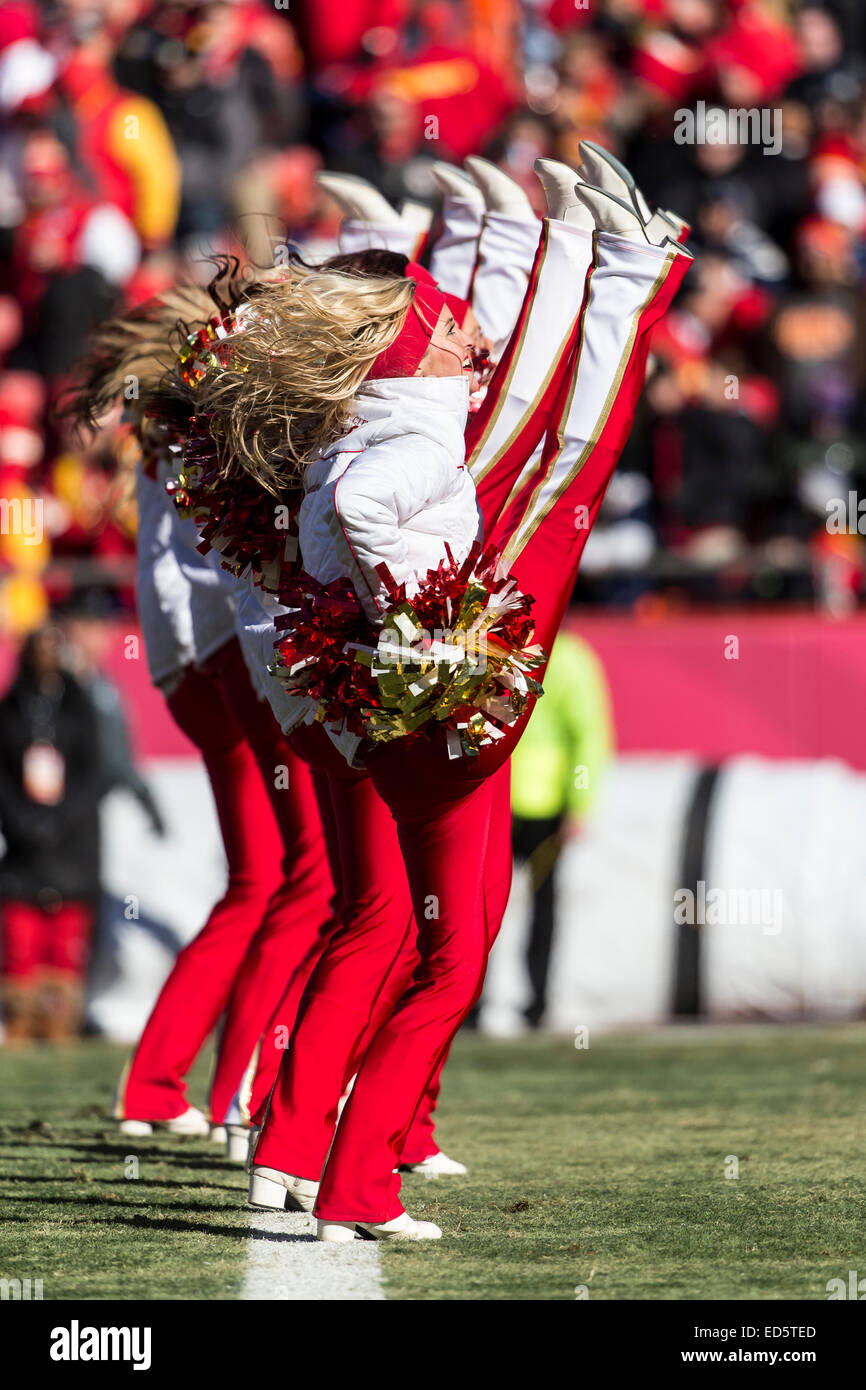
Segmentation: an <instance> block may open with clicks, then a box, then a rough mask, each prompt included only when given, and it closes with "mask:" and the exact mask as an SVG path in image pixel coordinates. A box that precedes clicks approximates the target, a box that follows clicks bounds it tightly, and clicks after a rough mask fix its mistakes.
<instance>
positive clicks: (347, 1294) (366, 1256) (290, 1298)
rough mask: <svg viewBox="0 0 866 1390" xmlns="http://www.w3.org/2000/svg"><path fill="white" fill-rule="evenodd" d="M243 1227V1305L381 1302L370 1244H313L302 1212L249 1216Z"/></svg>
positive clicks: (309, 1220)
mask: <svg viewBox="0 0 866 1390" xmlns="http://www.w3.org/2000/svg"><path fill="white" fill-rule="evenodd" d="M249 1221H250V1239H249V1242H248V1247H247V1251H248V1253H247V1273H246V1278H245V1279H244V1286H243V1289H242V1291H241V1299H243V1300H244V1301H250V1300H263V1301H264V1300H267V1301H269V1302H273V1301H274V1300H276V1301H286V1302H289V1303H294V1302H300V1301H303V1300H306V1301H309V1300H311V1299H312V1300H318V1301H320V1302H337V1301H355V1302H358V1301H369V1300H371V1299H374V1300H379V1301H384V1298H385V1295H384V1293H383V1292H382V1269H381V1264H380V1260H379V1247H378V1245H377V1244H376V1242H375V1241H372V1240H354V1241H352V1242H351V1243H350V1242H348V1241H347V1242H346V1243H345V1244H340V1243H336V1242H335V1243H333V1244H330V1243H328V1242H326V1241H318V1240H316V1221H315V1217H312V1216H307V1215H306V1214H305V1213H304V1212H288V1211H287V1212H282V1211H274V1212H270V1211H251V1212H250V1213H249Z"/></svg>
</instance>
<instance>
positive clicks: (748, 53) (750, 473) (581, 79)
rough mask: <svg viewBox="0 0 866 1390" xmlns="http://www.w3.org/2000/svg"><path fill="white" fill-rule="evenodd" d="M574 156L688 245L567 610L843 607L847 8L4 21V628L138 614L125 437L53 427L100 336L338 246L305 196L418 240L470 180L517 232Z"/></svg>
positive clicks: (146, 8)
mask: <svg viewBox="0 0 866 1390" xmlns="http://www.w3.org/2000/svg"><path fill="white" fill-rule="evenodd" d="M720 111H721V112H723V113H724V119H720V118H719V112H720ZM750 111H751V112H753V113H754V118H750V119H748V120H747V119H745V113H747V112H750ZM684 112H687V113H690V119H688V120H685V119H684V116H683V113H684ZM737 112H740V113H743V115H744V118H743V119H741V120H738V119H737V118H736V115H735V113H737ZM729 113H734V119H731V118H730V115H729ZM586 137H589V138H592V139H595V140H597V141H599V142H601V143H602V144H604V145H605V146H606V147H607V148H608V149H610V150H612V151H613V152H614V153H615V154H617V155H618V156H619V157H620V158H621V159H622V160H623V161H624V162H625V163H626V164H627V165H628V166H629V167H630V168H631V169H632V170H633V172H634V173H635V175H636V177H637V179H638V182H639V184H640V185H641V186H642V188H643V190H644V192H645V194H646V195H647V197H648V198H649V199H650V200H651V201H657V202H658V203H659V204H660V205H661V206H663V207H666V208H672V209H674V210H675V211H676V212H678V213H679V214H681V215H682V216H683V217H685V218H686V219H687V220H688V221H689V222H690V223H691V225H692V228H693V232H692V236H691V239H690V241H689V245H690V247H691V249H693V251H694V252H695V255H696V261H697V263H696V266H695V268H694V270H693V271H692V273H691V275H690V276H689V278H688V279H687V281H686V284H685V286H684V289H683V291H682V293H681V295H680V298H679V299H678V301H677V303H676V305H675V307H674V310H673V311H672V313H671V314H669V316H668V317H667V319H666V320H665V321H664V323H662V324H661V325H660V326H659V328H658V330H657V332H656V336H655V339H654V342H653V353H652V359H651V377H650V379H649V382H648V386H647V390H646V392H645V395H644V399H643V401H642V404H641V407H640V415H639V418H638V421H637V423H636V427H635V429H634V432H633V435H632V438H631V441H630V443H629V446H628V449H627V451H626V456H625V458H624V461H623V465H622V467H621V469H620V470H619V472H618V474H617V476H616V478H615V479H614V483H613V485H612V487H611V489H610V491H609V494H608V497H607V500H606V503H605V509H604V512H603V513H602V517H601V519H600V522H599V524H598V527H597V529H596V531H595V533H594V534H593V536H592V537H591V539H590V543H589V545H588V546H587V550H586V554H585V561H584V568H583V575H582V578H581V580H580V582H579V592H580V596H581V597H582V599H583V600H584V601H587V602H594V603H604V604H609V605H620V606H634V605H643V606H650V607H672V606H677V605H679V604H686V603H695V602H703V603H734V602H737V603H739V602H756V603H769V602H779V601H789V602H801V603H807V604H814V605H817V606H822V607H826V608H829V609H831V610H833V611H836V612H839V611H845V610H847V609H849V608H851V607H853V606H854V605H856V604H857V602H858V601H859V599H860V598H861V597H862V595H863V591H864V588H866V566H864V551H863V544H864V543H863V537H862V536H861V535H860V534H859V533H858V530H857V520H858V516H857V507H856V498H857V497H858V496H859V495H860V493H861V492H862V493H863V495H864V496H866V491H864V490H863V484H864V474H866V449H864V444H863V439H864V432H863V423H864V421H863V411H864V404H863V390H862V386H863V380H862V379H863V376H864V338H863V335H864V316H863V313H862V302H863V301H862V284H863V277H864V274H866V6H864V5H863V4H862V0H827V3H824V0H821V3H818V2H817V0H292V3H291V4H289V3H288V0H272V3H265V0H234V2H232V0H157V3H148V0H43V2H42V3H41V4H39V5H38V6H37V5H35V4H30V3H27V0H6V3H5V4H3V5H0V499H2V502H0V505H2V515H0V628H2V629H5V630H6V631H8V632H12V633H17V634H23V633H26V632H28V631H31V630H33V629H35V628H36V627H38V626H39V625H40V624H41V623H42V622H44V620H45V618H46V615H47V614H48V613H49V611H51V610H52V609H54V608H56V607H57V606H58V605H62V604H63V603H64V602H69V601H70V598H71V597H72V596H73V595H75V594H78V595H80V594H81V593H82V592H85V593H98V594H99V596H100V597H99V601H100V603H102V604H104V605H108V606H109V607H111V608H119V609H121V610H122V609H123V608H125V607H131V605H132V592H131V586H132V576H133V565H132V558H131V557H132V548H133V545H134V518H133V517H132V516H131V515H130V514H129V512H128V510H127V508H126V507H125V505H124V499H123V495H122V491H121V489H120V488H119V486H118V482H117V477H116V474H117V458H118V453H119V452H122V450H123V447H124V437H123V433H122V427H121V425H120V424H119V423H118V422H117V421H114V422H111V423H110V425H109V427H107V428H106V429H105V430H104V431H103V433H102V434H101V435H100V436H99V438H98V439H97V440H96V441H95V442H94V443H90V444H83V443H82V442H81V441H80V440H77V439H75V438H73V437H72V436H71V435H70V434H69V432H68V430H67V429H66V428H65V427H64V425H63V423H62V421H60V420H58V418H57V416H56V415H55V413H54V411H53V407H54V406H55V404H56V403H57V401H58V399H59V398H60V397H61V396H62V392H63V389H64V386H65V384H66V383H67V382H68V374H69V372H70V369H71V368H72V366H73V364H74V363H75V361H76V360H77V358H78V357H79V356H80V354H81V351H82V346H83V343H84V341H85V338H86V334H87V331H88V328H89V327H90V326H91V325H92V324H93V322H94V321H96V320H97V319H98V318H100V317H101V316H103V315H105V314H106V313H108V312H109V311H110V310H111V309H112V308H114V307H117V306H119V305H123V304H127V305H129V304H135V303H137V302H140V301H142V300H143V299H145V298H147V297H148V296H149V295H151V294H152V293H153V292H155V291H157V290H159V289H162V288H164V287H166V286H168V285H171V284H172V283H174V282H175V281H176V280H177V279H178V277H179V276H189V277H192V278H194V279H197V280H199V281H203V280H207V279H208V278H209V277H210V274H211V270H212V266H211V265H210V264H209V263H208V260H207V257H208V255H209V254H212V253H214V252H227V253H229V254H235V255H238V256H239V257H240V258H241V259H242V260H245V261H252V262H254V263H255V264H258V265H266V264H272V263H273V259H274V255H275V248H276V247H277V246H280V245H284V244H286V243H287V242H293V243H296V244H298V245H299V246H300V247H301V248H302V249H305V250H306V252H307V253H308V254H309V255H310V256H313V257H314V256H316V255H318V254H320V253H321V252H322V251H323V250H324V251H327V250H329V249H330V248H332V247H333V245H334V242H335V239H336V236H337V232H338V221H339V218H338V212H337V209H336V207H335V205H334V204H333V203H332V202H331V201H330V200H329V199H328V197H327V196H326V195H325V194H324V193H322V192H321V191H320V190H319V189H318V188H317V186H316V183H315V173H316V171H317V170H318V169H320V168H322V167H329V168H334V169H338V170H346V171H350V172H353V173H356V174H360V175H362V176H363V177H365V178H367V179H369V180H370V181H371V182H373V183H374V184H375V185H377V186H378V187H379V188H380V189H381V190H382V191H383V192H384V193H385V194H386V196H387V197H388V198H389V199H391V200H392V202H394V203H395V204H400V203H401V202H403V201H406V200H408V201H410V202H412V203H419V204H422V205H427V206H429V207H430V208H433V209H434V210H435V207H436V194H435V189H434V185H433V181H432V178H431V165H432V163H433V162H434V161H435V160H436V159H449V160H452V161H456V162H459V161H460V160H461V159H462V158H463V157H464V156H465V155H466V154H469V153H473V152H477V153H483V154H485V155H487V156H488V157H489V158H493V159H495V160H497V161H498V162H499V163H500V164H501V165H502V167H503V168H504V169H505V170H506V171H507V172H508V173H509V174H511V175H512V177H514V178H515V179H517V180H518V181H519V182H520V183H521V184H522V185H523V186H524V187H525V188H526V190H527V191H528V192H529V194H530V196H531V197H532V199H533V201H534V202H535V204H536V205H537V206H538V207H539V211H540V210H541V198H540V187H539V185H538V183H537V180H535V178H534V176H533V173H532V167H533V162H534V160H535V158H536V157H537V156H539V155H546V156H553V157H555V158H559V159H563V160H565V161H567V162H569V163H572V164H576V163H577V162H578V161H579V153H578V142H579V141H580V140H581V139H583V138H586ZM434 231H435V223H434ZM849 495H853V497H854V506H853V508H852V507H849V506H848V499H849ZM837 499H843V500H844V502H845V507H846V513H845V516H846V520H845V523H844V524H840V523H839V522H838V506H837V504H836V502H837ZM37 504H38V505H37ZM840 505H841V504H840ZM830 515H832V516H835V517H836V518H837V521H836V524H828V516H830ZM863 528H864V531H866V516H864V518H863Z"/></svg>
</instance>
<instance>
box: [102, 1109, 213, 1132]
mask: <svg viewBox="0 0 866 1390" xmlns="http://www.w3.org/2000/svg"><path fill="white" fill-rule="evenodd" d="M117 1129H118V1133H120V1134H125V1135H126V1136H127V1137H128V1138H130V1139H144V1138H145V1137H146V1136H147V1135H149V1134H153V1133H154V1131H155V1130H163V1131H164V1132H165V1133H166V1134H175V1135H191V1136H192V1137H193V1138H195V1139H206V1138H207V1136H208V1135H209V1134H210V1121H209V1120H208V1118H207V1116H206V1115H203V1114H202V1112H201V1111H200V1110H196V1108H195V1106H194V1105H190V1106H188V1107H187V1109H186V1110H184V1112H183V1114H182V1115H176V1116H175V1118H174V1119H173V1120H121V1121H120V1122H119V1124H118V1126H117Z"/></svg>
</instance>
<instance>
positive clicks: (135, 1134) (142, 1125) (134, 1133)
mask: <svg viewBox="0 0 866 1390" xmlns="http://www.w3.org/2000/svg"><path fill="white" fill-rule="evenodd" d="M117 1132H118V1134H125V1135H126V1137H127V1138H128V1139H146V1138H147V1136H148V1135H150V1134H153V1125H152V1124H151V1123H150V1122H149V1121H148V1120H121V1121H120V1123H119V1124H118V1126H117Z"/></svg>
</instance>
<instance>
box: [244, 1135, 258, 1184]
mask: <svg viewBox="0 0 866 1390" xmlns="http://www.w3.org/2000/svg"><path fill="white" fill-rule="evenodd" d="M261 1132H262V1127H261V1125H250V1127H249V1129H248V1131H247V1160H246V1163H245V1164H244V1167H245V1168H246V1170H247V1172H248V1173H251V1172H252V1171H253V1164H254V1163H255V1159H256V1144H257V1143H258V1142H259V1135H260V1134H261Z"/></svg>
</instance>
